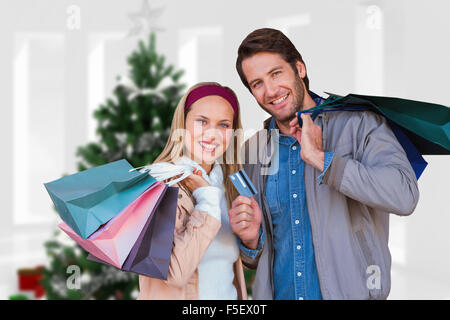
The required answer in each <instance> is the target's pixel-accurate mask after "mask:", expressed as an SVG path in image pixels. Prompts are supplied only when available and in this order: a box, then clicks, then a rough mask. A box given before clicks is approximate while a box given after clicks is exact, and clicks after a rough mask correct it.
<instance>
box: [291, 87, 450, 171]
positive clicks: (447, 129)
mask: <svg viewBox="0 0 450 320" xmlns="http://www.w3.org/2000/svg"><path fill="white" fill-rule="evenodd" d="M329 95H330V96H329V97H328V98H327V99H326V100H325V101H324V102H323V103H322V104H320V105H318V106H316V107H314V108H311V109H307V110H304V111H301V112H299V113H298V115H297V119H298V122H299V124H300V126H301V124H302V120H301V117H300V114H301V113H312V118H313V119H314V118H315V117H316V116H317V115H318V114H320V113H322V112H333V111H373V112H376V113H378V114H381V115H382V116H384V117H385V118H386V119H387V122H388V124H389V126H390V127H391V129H392V132H393V133H394V135H395V136H396V138H397V140H398V141H399V143H400V144H401V145H402V147H403V149H404V151H405V153H406V156H407V157H408V160H409V162H410V164H411V167H412V168H413V170H414V173H415V175H416V178H417V179H419V178H420V176H421V174H422V173H423V171H424V170H425V168H426V166H427V165H428V163H427V162H426V161H425V159H424V158H423V157H422V155H427V154H450V140H449V136H450V108H448V107H446V106H443V105H439V104H433V103H428V102H421V101H414V100H408V99H401V98H392V97H381V96H368V95H358V94H348V95H346V96H339V95H336V94H332V93H329Z"/></svg>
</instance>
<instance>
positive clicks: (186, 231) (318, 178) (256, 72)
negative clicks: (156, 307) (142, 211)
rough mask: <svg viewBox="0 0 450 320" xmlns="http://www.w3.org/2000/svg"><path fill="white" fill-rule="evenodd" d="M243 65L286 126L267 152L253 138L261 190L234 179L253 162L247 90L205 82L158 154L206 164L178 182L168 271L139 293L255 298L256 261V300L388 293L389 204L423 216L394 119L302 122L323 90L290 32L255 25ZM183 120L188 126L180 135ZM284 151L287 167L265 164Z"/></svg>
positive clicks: (328, 117)
mask: <svg viewBox="0 0 450 320" xmlns="http://www.w3.org/2000/svg"><path fill="white" fill-rule="evenodd" d="M236 68H237V72H238V74H239V76H240V78H241V80H242V82H243V83H244V85H245V86H246V87H247V89H248V90H249V91H250V92H251V94H252V95H253V96H254V98H255V99H256V101H257V102H258V104H259V105H260V106H261V108H263V109H264V110H266V111H267V112H268V113H269V114H271V116H272V117H270V118H269V119H267V120H266V121H265V123H264V129H263V130H278V131H274V132H275V133H278V132H279V134H277V135H276V139H275V140H274V139H269V138H267V140H264V141H263V143H260V142H261V141H259V143H258V142H257V143H256V145H258V146H260V148H261V150H259V149H258V150H256V151H255V150H250V147H251V146H252V145H255V144H254V143H253V142H255V140H258V139H259V140H261V136H260V135H259V133H260V132H258V133H257V134H255V135H254V136H252V137H251V138H250V139H248V140H247V141H246V142H245V144H244V148H243V150H242V151H243V153H242V154H244V155H246V156H247V157H252V154H251V153H252V152H253V153H254V152H258V155H262V159H258V161H257V163H250V161H248V159H242V160H244V165H243V168H244V170H245V171H246V173H247V174H248V175H249V177H250V179H251V180H252V182H253V184H254V185H255V187H256V189H257V191H258V194H257V195H256V196H254V197H252V198H247V197H244V196H240V195H238V194H237V191H236V190H235V189H234V186H233V185H232V184H231V182H230V179H228V175H229V174H231V173H233V172H235V171H238V170H239V169H241V165H240V163H241V162H240V161H237V159H239V157H238V155H239V153H240V151H239V149H238V147H239V146H240V137H239V135H236V134H234V133H235V132H236V130H238V129H241V128H242V126H241V120H240V113H239V103H238V99H237V97H236V95H235V94H234V92H233V91H232V90H231V89H229V88H227V87H223V86H221V85H219V84H217V83H200V84H197V85H195V86H194V87H192V88H191V89H189V90H188V92H187V93H186V95H185V96H184V97H183V98H182V99H181V101H180V103H179V105H178V107H177V109H176V111H175V115H174V118H173V122H172V128H171V130H172V131H171V132H172V135H171V136H170V137H169V141H168V143H167V145H166V147H165V149H164V150H163V152H162V153H161V155H160V156H159V157H158V159H157V160H156V161H155V162H172V163H177V164H178V163H185V164H186V163H188V164H191V165H193V166H194V167H196V168H197V169H196V171H194V174H192V175H190V176H189V177H188V178H186V179H185V180H183V181H181V182H179V183H178V184H177V186H178V187H179V196H178V206H177V218H176V226H175V233H174V240H173V250H172V256H171V259H170V267H169V275H168V280H167V281H163V280H158V279H153V278H149V277H145V276H140V278H139V284H140V294H139V297H138V299H213V300H214V299H230V300H232V299H246V298H247V293H246V288H245V281H244V274H243V266H242V265H243V264H244V265H246V266H247V267H249V268H252V269H256V276H255V280H254V287H253V299H289V300H294V299H295V300H303V299H316V300H317V299H385V298H386V297H387V296H388V294H389V290H390V268H391V257H390V253H389V248H388V235H389V213H395V214H398V215H409V214H411V213H412V212H413V211H414V209H415V206H416V204H417V202H418V197H419V192H418V187H417V180H416V177H415V174H414V171H413V169H412V167H411V165H410V163H409V161H408V159H407V157H406V154H405V152H404V150H403V149H402V147H401V145H400V144H399V142H398V141H397V140H396V138H395V136H394V135H393V133H392V131H391V130H390V128H389V126H388V124H387V123H386V120H385V119H384V118H383V117H381V116H379V115H377V114H375V113H372V112H368V111H365V112H359V111H340V112H328V113H322V114H319V116H318V117H317V118H316V119H315V120H314V121H313V120H312V118H311V117H310V116H309V115H305V114H302V115H301V118H302V120H303V126H302V128H300V126H299V125H298V123H297V120H296V119H297V118H296V112H298V111H301V110H305V109H309V108H312V107H314V106H316V105H318V104H321V103H322V100H323V99H322V98H321V97H320V96H318V95H316V94H314V93H313V92H311V91H309V79H308V76H307V72H306V66H305V63H304V61H303V59H302V57H301V55H300V53H299V52H298V51H297V49H296V48H295V47H294V45H293V44H292V43H291V42H290V40H289V39H288V38H287V37H286V36H285V35H284V34H283V33H281V32H280V31H278V30H274V29H268V28H264V29H258V30H255V31H253V32H252V33H250V34H249V35H248V36H247V37H246V38H245V39H244V40H243V42H242V43H241V45H240V47H239V50H238V57H237V61H236ZM177 129H185V133H186V135H185V136H181V137H178V138H180V139H177V137H174V135H173V134H174V132H175V131H176V130H177ZM263 130H261V132H262V131H263ZM267 137H271V135H270V134H269V135H267ZM273 145H275V148H272V147H271V146H273ZM271 150H272V151H271ZM275 150H276V151H275ZM229 153H231V154H229ZM260 157H261V156H258V158H260ZM244 158H245V157H244ZM231 159H232V160H234V161H230V160H231ZM246 160H247V161H246ZM275 161H277V162H278V163H277V170H275V172H270V173H265V171H264V169H265V168H266V166H265V164H267V163H272V162H275Z"/></svg>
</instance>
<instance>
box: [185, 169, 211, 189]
mask: <svg viewBox="0 0 450 320" xmlns="http://www.w3.org/2000/svg"><path fill="white" fill-rule="evenodd" d="M183 181H184V183H185V185H186V187H187V188H188V189H189V191H190V192H191V193H192V192H194V190H195V189H197V188H200V187H207V186H209V185H210V184H209V183H208V182H207V181H206V180H205V179H204V178H203V176H202V171H201V170H195V169H194V172H193V173H192V174H191V175H189V176H188V177H187V178H185V179H184V180H183Z"/></svg>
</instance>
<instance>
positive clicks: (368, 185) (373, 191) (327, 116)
mask: <svg viewBox="0 0 450 320" xmlns="http://www.w3.org/2000/svg"><path fill="white" fill-rule="evenodd" d="M269 123H270V118H269V119H268V120H266V121H265V123H264V128H265V129H267V128H268V126H269ZM315 123H316V124H318V125H319V126H321V128H322V140H323V148H324V150H325V151H331V152H333V153H334V157H333V161H332V162H331V165H330V167H329V168H328V170H327V172H326V174H325V176H324V177H323V180H322V182H321V183H319V181H318V176H319V175H320V174H321V172H319V171H318V170H316V169H315V168H314V167H312V166H310V165H308V164H305V177H304V178H305V190H306V201H307V206H308V212H309V218H310V222H311V231H312V238H313V245H314V253H315V260H316V266H317V272H318V275H319V282H320V289H321V293H322V297H323V299H386V298H387V296H388V294H389V291H390V286H391V283H390V282H391V279H390V271H391V255H390V253H389V248H388V237H389V213H394V214H397V215H403V216H406V215H409V214H411V213H412V212H413V211H414V209H415V207H416V205H417V202H418V200H419V190H418V187H417V180H416V176H415V174H414V171H413V169H412V167H411V165H410V163H409V161H408V159H407V157H406V154H405V152H404V150H403V148H402V146H401V145H400V144H399V142H398V141H397V139H396V138H395V136H394V134H393V133H392V131H391V129H390V128H389V126H388V124H387V123H386V120H385V119H384V117H382V116H380V115H378V114H375V113H373V112H370V111H365V112H358V111H339V112H327V113H322V114H320V115H319V116H318V117H317V118H316V119H315ZM264 132H266V131H265V130H261V131H259V132H258V133H256V134H255V135H253V136H252V137H251V138H249V139H248V140H247V141H246V142H245V145H244V146H245V147H244V148H243V152H244V153H243V159H244V160H245V161H244V169H245V171H246V172H247V174H248V175H249V177H250V179H251V180H252V182H253V183H254V184H255V186H256V188H257V189H258V194H257V196H255V199H256V200H257V202H258V203H259V205H260V207H261V209H262V212H263V219H262V229H263V231H264V234H265V241H264V245H263V247H262V249H261V250H260V252H259V253H258V256H257V257H256V258H255V259H251V258H250V257H249V256H247V255H246V254H245V253H244V252H243V251H241V257H242V260H243V262H244V264H245V265H246V266H247V267H249V268H253V269H254V268H256V277H255V281H254V285H253V299H273V283H272V282H273V256H274V252H273V229H272V219H271V216H270V211H269V206H268V204H267V200H266V197H265V183H266V178H267V174H270V173H271V172H270V171H271V170H272V173H273V172H274V171H273V170H276V169H277V163H276V162H278V161H277V149H278V148H277V147H276V146H277V137H278V134H277V132H278V131H277V130H276V131H275V130H274V131H273V132H272V135H270V134H269V135H267V138H264V134H263V133H264ZM258 141H259V142H260V143H259V144H258V143H257V142H258ZM255 145H257V146H258V147H257V154H258V157H257V159H256V161H255V150H256V149H255ZM250 149H251V150H250Z"/></svg>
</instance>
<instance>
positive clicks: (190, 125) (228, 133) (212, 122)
mask: <svg viewBox="0 0 450 320" xmlns="http://www.w3.org/2000/svg"><path fill="white" fill-rule="evenodd" d="M233 118H234V111H233V108H232V107H231V105H230V104H229V103H228V102H227V101H226V100H225V99H223V98H221V97H219V96H206V97H203V98H201V99H199V100H197V101H196V102H194V103H193V104H192V105H191V106H190V107H189V109H188V113H187V115H186V120H185V126H186V131H187V132H186V137H185V147H186V151H187V154H188V155H189V156H190V158H191V159H193V160H195V161H196V162H197V163H199V164H202V163H203V164H213V163H214V162H215V160H217V159H218V158H220V157H221V156H222V155H223V153H224V152H225V151H226V150H227V148H228V145H229V143H230V141H231V137H232V135H233Z"/></svg>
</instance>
